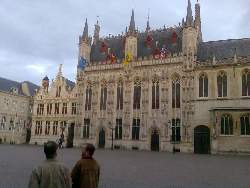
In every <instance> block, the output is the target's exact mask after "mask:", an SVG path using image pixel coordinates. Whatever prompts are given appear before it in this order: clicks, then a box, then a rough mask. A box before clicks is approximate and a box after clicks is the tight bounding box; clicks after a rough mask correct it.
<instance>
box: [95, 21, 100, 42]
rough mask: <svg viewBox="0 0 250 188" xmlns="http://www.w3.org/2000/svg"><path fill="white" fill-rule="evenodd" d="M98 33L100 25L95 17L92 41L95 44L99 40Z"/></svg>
mask: <svg viewBox="0 0 250 188" xmlns="http://www.w3.org/2000/svg"><path fill="white" fill-rule="evenodd" d="M97 18H98V17H97ZM99 34H100V25H99V21H98V19H97V21H96V24H95V31H94V41H93V42H94V44H96V42H97V41H98V40H99Z"/></svg>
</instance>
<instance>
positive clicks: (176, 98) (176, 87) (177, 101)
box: [172, 77, 181, 108]
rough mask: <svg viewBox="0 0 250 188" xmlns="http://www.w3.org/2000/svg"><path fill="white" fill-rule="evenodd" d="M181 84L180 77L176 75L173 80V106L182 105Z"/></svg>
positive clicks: (178, 106)
mask: <svg viewBox="0 0 250 188" xmlns="http://www.w3.org/2000/svg"><path fill="white" fill-rule="evenodd" d="M180 92H181V85H180V79H179V78H178V77H176V78H175V79H174V80H173V82H172V108H180V107H181V97H180V95H181V93H180Z"/></svg>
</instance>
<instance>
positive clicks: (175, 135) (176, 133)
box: [172, 119, 181, 142]
mask: <svg viewBox="0 0 250 188" xmlns="http://www.w3.org/2000/svg"><path fill="white" fill-rule="evenodd" d="M172 141H173V142H180V141H181V121H180V119H172Z"/></svg>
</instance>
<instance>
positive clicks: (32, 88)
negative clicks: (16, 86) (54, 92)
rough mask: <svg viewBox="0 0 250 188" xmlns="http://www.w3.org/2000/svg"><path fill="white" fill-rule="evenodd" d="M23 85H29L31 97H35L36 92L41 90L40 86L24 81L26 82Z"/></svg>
mask: <svg viewBox="0 0 250 188" xmlns="http://www.w3.org/2000/svg"><path fill="white" fill-rule="evenodd" d="M22 83H27V85H28V88H29V92H30V95H31V96H34V95H35V93H36V90H37V89H39V86H38V85H36V84H34V83H32V82H29V81H24V82H22Z"/></svg>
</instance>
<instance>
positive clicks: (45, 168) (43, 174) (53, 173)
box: [29, 141, 71, 188]
mask: <svg viewBox="0 0 250 188" xmlns="http://www.w3.org/2000/svg"><path fill="white" fill-rule="evenodd" d="M57 148H58V145H57V143H56V142H54V141H48V142H47V143H45V144H44V153H45V156H46V160H45V161H44V162H43V163H42V164H41V165H39V166H38V167H36V168H35V169H34V170H33V171H32V174H31V176H30V180H29V188H70V187H71V181H70V174H69V170H68V169H67V168H66V167H65V166H64V165H62V164H61V163H59V162H58V161H57V160H56V156H57Z"/></svg>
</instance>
